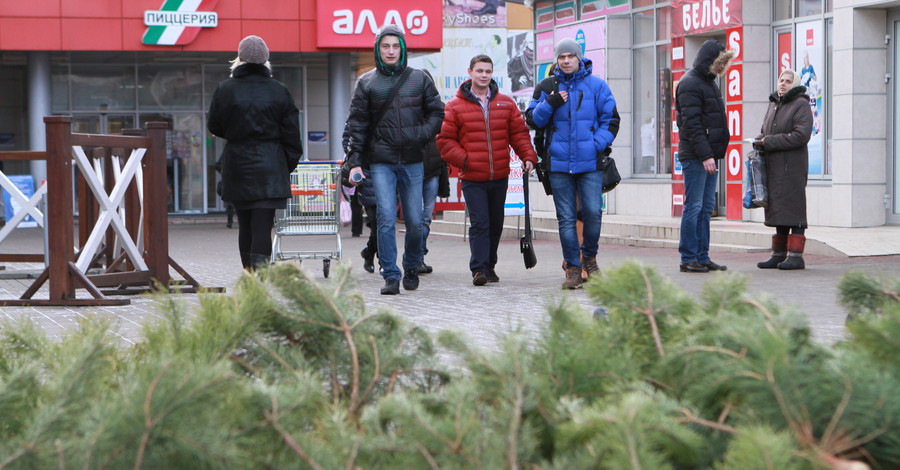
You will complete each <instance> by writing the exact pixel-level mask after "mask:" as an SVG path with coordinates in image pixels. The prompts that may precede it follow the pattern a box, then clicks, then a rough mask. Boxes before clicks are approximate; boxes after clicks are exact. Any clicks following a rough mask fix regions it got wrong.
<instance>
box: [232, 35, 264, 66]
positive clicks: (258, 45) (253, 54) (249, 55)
mask: <svg viewBox="0 0 900 470" xmlns="http://www.w3.org/2000/svg"><path fill="white" fill-rule="evenodd" d="M238 59H240V60H241V61H242V62H247V63H250V64H265V63H266V61H268V60H269V48H268V47H267V46H266V42H265V41H263V40H262V38H261V37H259V36H247V37H245V38H244V39H242V40H241V43H240V44H239V45H238Z"/></svg>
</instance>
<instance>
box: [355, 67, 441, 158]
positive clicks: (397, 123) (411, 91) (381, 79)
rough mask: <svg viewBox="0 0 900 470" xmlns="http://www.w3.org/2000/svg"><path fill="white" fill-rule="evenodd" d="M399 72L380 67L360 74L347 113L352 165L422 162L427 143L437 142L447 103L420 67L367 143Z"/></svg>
mask: <svg viewBox="0 0 900 470" xmlns="http://www.w3.org/2000/svg"><path fill="white" fill-rule="evenodd" d="M399 76H400V74H399V73H397V74H394V75H386V74H385V73H383V72H382V71H381V70H380V69H377V68H376V69H372V70H370V71H368V72H366V73H364V74H363V75H362V76H361V77H360V78H359V81H358V82H357V84H356V90H355V91H354V93H353V100H352V101H351V103H350V116H349V117H348V118H347V130H348V132H349V134H350V144H349V152H348V157H347V158H348V159H349V160H350V165H351V167H356V166H364V167H368V166H369V165H370V164H372V163H422V161H423V160H424V154H425V147H426V146H427V145H428V144H429V143H430V144H431V145H434V137H435V136H436V135H437V133H438V132H439V131H440V129H441V123H442V122H443V120H444V103H443V102H442V101H441V97H440V95H439V94H438V91H437V88H435V86H434V82H433V81H432V80H431V79H430V78H428V76H426V75H425V73H423V72H422V71H421V70H417V69H413V70H411V71H410V75H409V77H408V78H407V80H406V82H405V83H404V84H403V86H402V87H401V88H400V90H398V91H397V95H396V96H395V97H394V100H393V102H392V103H391V106H390V108H389V109H388V110H387V111H386V112H385V113H384V117H383V118H382V119H381V122H378V123H377V124H376V125H375V127H374V131H373V132H372V134H373V135H372V138H371V142H370V143H369V146H368V148H366V138H367V137H368V134H369V121H370V120H371V119H373V118H374V115H375V114H377V113H378V110H379V109H380V108H381V105H382V104H383V103H384V101H385V99H386V98H387V96H388V94H389V93H390V90H391V88H392V87H393V85H394V83H396V82H397V80H398V79H399Z"/></svg>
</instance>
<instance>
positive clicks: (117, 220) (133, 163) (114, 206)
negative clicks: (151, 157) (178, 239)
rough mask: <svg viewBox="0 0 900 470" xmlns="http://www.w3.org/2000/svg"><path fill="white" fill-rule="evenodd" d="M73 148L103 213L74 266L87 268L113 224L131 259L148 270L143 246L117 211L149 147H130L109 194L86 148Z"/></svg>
mask: <svg viewBox="0 0 900 470" xmlns="http://www.w3.org/2000/svg"><path fill="white" fill-rule="evenodd" d="M72 148H73V150H74V151H75V161H76V162H77V163H78V168H79V170H80V171H81V174H82V175H84V179H85V180H86V181H87V184H88V186H89V187H90V188H91V192H93V193H94V196H95V197H96V198H97V202H98V203H99V205H100V215H99V216H98V217H97V224H96V225H94V230H93V231H91V234H90V235H89V236H88V239H87V241H86V242H84V245H83V246H82V248H81V255H79V256H78V261H76V262H75V266H76V267H77V268H78V270H79V271H81V272H82V273H85V272H87V270H88V268H89V267H90V264H91V260H92V259H93V257H94V255H95V254H97V250H98V249H99V248H100V242H101V241H102V239H103V236H104V234H105V233H106V229H107V228H108V227H109V226H110V225H112V229H113V230H114V231H115V232H116V235H117V236H118V238H119V241H120V242H121V243H122V246H123V248H124V249H125V252H126V253H127V254H128V258H129V259H130V260H131V263H132V264H134V266H135V267H136V268H137V269H138V270H141V271H146V270H147V269H148V268H147V264H146V263H145V262H144V258H143V257H142V256H141V252H140V250H138V248H137V246H135V244H134V241H132V239H131V237H130V236H129V234H128V229H126V228H125V221H124V220H122V218H121V217H120V216H119V214H118V207H119V205H120V204H121V203H122V199H123V198H124V197H125V191H126V190H127V189H128V185H129V184H130V183H131V179H132V178H134V174H135V172H136V171H137V168H138V167H139V166H140V164H141V160H142V159H143V158H144V154H145V153H147V149H142V148H141V149H134V150H132V151H131V155H130V156H129V157H128V160H127V161H126V162H125V167H124V168H123V169H122V173H121V174H120V175H118V176H119V178H118V179H117V180H116V185H115V186H114V187H113V190H112V192H111V193H110V194H108V195H107V194H106V189H105V188H104V187H103V183H102V182H101V180H100V176H99V175H98V174H97V172H96V171H94V170H92V169H91V163H90V161H89V160H88V157H87V155H85V154H84V149H83V148H82V147H81V146H73V147H72Z"/></svg>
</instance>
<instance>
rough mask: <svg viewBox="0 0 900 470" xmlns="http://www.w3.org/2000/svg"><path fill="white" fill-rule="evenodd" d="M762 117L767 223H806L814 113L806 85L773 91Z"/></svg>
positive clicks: (801, 224) (771, 225) (802, 225)
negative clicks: (767, 191) (786, 90)
mask: <svg viewBox="0 0 900 470" xmlns="http://www.w3.org/2000/svg"><path fill="white" fill-rule="evenodd" d="M769 101H770V103H769V109H768V111H766V117H765V118H764V119H763V125H762V130H761V132H762V134H760V135H759V136H758V137H757V138H760V137H765V148H764V149H763V158H764V159H765V161H766V176H767V177H768V190H769V200H768V206H767V207H766V222H765V224H766V225H768V226H770V227H774V226H777V225H787V226H791V227H804V228H805V227H806V224H807V223H806V181H807V178H808V174H809V152H808V150H807V146H806V145H807V144H808V143H809V139H810V137H811V136H812V126H813V116H812V110H811V109H810V107H809V96H807V95H806V87H803V86H798V87H794V88H791V89H790V90H788V92H787V93H785V94H784V96H778V93H772V95H771V96H769Z"/></svg>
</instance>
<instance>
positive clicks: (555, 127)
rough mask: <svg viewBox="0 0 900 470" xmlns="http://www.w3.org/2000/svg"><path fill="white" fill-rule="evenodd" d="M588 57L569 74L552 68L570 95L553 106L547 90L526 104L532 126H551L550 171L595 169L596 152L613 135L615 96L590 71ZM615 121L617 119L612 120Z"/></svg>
mask: <svg viewBox="0 0 900 470" xmlns="http://www.w3.org/2000/svg"><path fill="white" fill-rule="evenodd" d="M592 71H593V64H592V62H591V60H590V59H581V67H579V68H578V70H576V71H575V72H574V73H572V74H564V73H562V71H560V70H559V69H557V70H556V71H555V73H556V77H557V80H558V82H559V90H560V91H568V92H569V99H568V101H566V102H565V103H564V104H563V105H562V106H560V107H558V108H556V109H554V108H553V106H551V105H550V104H549V103H547V101H546V99H547V96H548V95H547V94H546V93H543V92H542V93H541V96H540V97H539V98H537V99H535V100H533V101H532V102H531V104H529V105H528V110H527V111H526V113H527V114H528V115H529V117H530V120H531V121H533V122H534V124H535V126H537V127H539V128H546V127H548V126H549V127H550V130H551V132H550V139H549V154H550V171H555V172H564V173H572V174H574V173H587V172H590V171H597V154H598V153H600V152H603V151H604V150H606V149H607V148H609V146H610V145H612V142H613V140H614V139H615V134H613V133H612V132H611V131H610V126H611V125H613V124H614V123H613V121H614V120H615V118H614V109H615V108H616V99H615V98H614V97H613V95H612V91H611V90H610V89H609V85H607V84H606V82H605V81H604V80H603V79H602V78H600V77H595V76H593V75H591V72H592ZM615 125H618V123H615Z"/></svg>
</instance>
